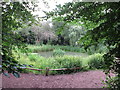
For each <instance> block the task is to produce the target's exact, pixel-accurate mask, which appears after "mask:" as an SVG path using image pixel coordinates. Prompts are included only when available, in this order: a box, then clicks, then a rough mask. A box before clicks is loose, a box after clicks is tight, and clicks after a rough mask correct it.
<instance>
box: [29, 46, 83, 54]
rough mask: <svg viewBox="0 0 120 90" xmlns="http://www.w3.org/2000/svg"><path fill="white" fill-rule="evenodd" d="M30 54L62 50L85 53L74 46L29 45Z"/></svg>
mask: <svg viewBox="0 0 120 90" xmlns="http://www.w3.org/2000/svg"><path fill="white" fill-rule="evenodd" d="M28 48H29V50H30V52H36V53H38V52H44V51H53V50H54V49H62V50H64V51H71V52H85V50H84V49H83V48H80V47H73V46H60V45H55V46H54V45H28Z"/></svg>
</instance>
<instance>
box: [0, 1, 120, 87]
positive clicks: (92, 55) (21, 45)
mask: <svg viewBox="0 0 120 90" xmlns="http://www.w3.org/2000/svg"><path fill="white" fill-rule="evenodd" d="M8 1H9V0H8ZM82 1H84V0H82ZM43 2H44V3H46V1H44V0H43ZM1 4H2V5H1V7H2V13H1V16H2V33H0V36H2V37H3V38H2V45H0V48H1V47H2V52H0V54H1V55H2V60H1V61H2V72H3V74H4V75H5V76H8V77H9V75H8V74H7V73H5V72H4V71H8V73H12V74H13V75H14V76H15V77H20V75H19V73H18V72H21V71H22V69H21V68H20V67H22V66H24V65H22V64H28V65H33V66H34V67H35V68H46V67H49V68H65V67H66V68H70V67H77V66H80V67H83V68H86V69H101V68H103V69H104V71H105V73H106V74H108V75H109V73H110V71H111V70H112V71H113V72H114V73H115V74H116V77H115V78H114V79H111V78H109V79H111V80H109V79H108V82H106V83H107V84H108V87H110V88H120V79H119V77H120V16H119V13H120V2H112V3H111V2H69V3H65V5H63V6H62V5H57V8H56V9H54V10H52V11H50V12H45V13H46V16H45V17H44V18H45V19H49V18H51V19H52V21H49V22H46V23H44V22H42V24H41V23H38V22H40V20H41V18H37V16H36V17H35V16H34V15H33V14H32V13H33V12H34V11H36V8H35V7H37V5H36V3H33V2H2V3H1ZM46 4H47V3H46ZM31 12H32V13H31ZM35 19H37V20H38V22H37V20H35ZM42 19H43V18H42ZM43 21H44V20H43ZM34 22H35V23H36V24H37V25H36V24H33V23H34ZM50 24H51V26H50ZM40 25H41V27H40ZM29 26H31V27H29ZM0 27H1V26H0ZM28 44H33V45H28ZM43 44H44V45H43ZM47 44H49V45H47ZM27 46H28V51H27V52H26V53H27V55H25V54H24V52H25V51H26V50H27ZM43 52H44V54H45V52H47V53H49V54H50V57H43V56H42V53H43ZM71 52H73V53H76V52H77V53H86V54H88V56H84V55H83V56H80V55H78V56H75V55H69V54H70V53H71ZM73 53H71V54H73ZM19 56H20V57H19ZM0 63H1V62H0ZM86 65H87V67H85V66H86ZM0 67H1V65H0ZM31 72H34V73H35V72H36V71H31ZM41 73H43V72H41ZM58 73H61V72H57V71H54V72H53V71H51V74H58ZM64 73H68V72H64ZM110 83H111V84H110Z"/></svg>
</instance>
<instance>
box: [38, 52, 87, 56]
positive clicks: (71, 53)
mask: <svg viewBox="0 0 120 90" xmlns="http://www.w3.org/2000/svg"><path fill="white" fill-rule="evenodd" d="M38 54H39V55H41V56H43V57H51V56H52V54H53V52H52V51H48V52H39V53H38ZM65 55H71V56H83V57H86V56H88V55H87V54H86V53H79V52H66V53H65Z"/></svg>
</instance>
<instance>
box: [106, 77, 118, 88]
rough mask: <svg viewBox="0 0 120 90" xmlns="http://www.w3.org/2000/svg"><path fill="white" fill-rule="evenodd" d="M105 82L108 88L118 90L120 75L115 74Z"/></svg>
mask: <svg viewBox="0 0 120 90" xmlns="http://www.w3.org/2000/svg"><path fill="white" fill-rule="evenodd" d="M105 84H106V86H105V87H107V88H111V90H114V89H116V90H118V89H119V88H120V76H118V75H117V76H115V77H111V78H107V81H105Z"/></svg>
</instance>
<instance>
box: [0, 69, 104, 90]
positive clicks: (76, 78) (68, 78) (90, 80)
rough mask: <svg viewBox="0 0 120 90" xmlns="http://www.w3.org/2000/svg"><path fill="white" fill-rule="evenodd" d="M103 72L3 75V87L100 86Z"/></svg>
mask: <svg viewBox="0 0 120 90" xmlns="http://www.w3.org/2000/svg"><path fill="white" fill-rule="evenodd" d="M101 80H105V74H104V73H103V72H102V71H100V70H95V71H87V72H79V73H74V74H64V75H54V76H52V75H50V76H43V75H34V74H21V77H20V78H15V77H14V76H13V75H11V77H10V78H8V77H6V76H4V75H3V77H2V87H3V88H101V87H102V86H103V84H102V82H101Z"/></svg>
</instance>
